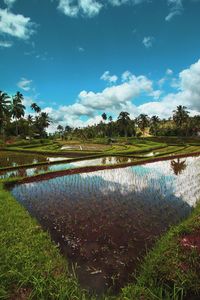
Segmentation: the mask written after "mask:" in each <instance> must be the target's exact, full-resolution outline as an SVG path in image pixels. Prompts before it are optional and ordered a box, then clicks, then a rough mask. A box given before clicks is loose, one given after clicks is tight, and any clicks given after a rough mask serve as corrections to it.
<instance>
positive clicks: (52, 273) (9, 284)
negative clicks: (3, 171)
mask: <svg viewBox="0 0 200 300" xmlns="http://www.w3.org/2000/svg"><path fill="white" fill-rule="evenodd" d="M0 241H1V245H0V258H1V259H0V299H41V300H42V299H45V300H46V299H70V300H76V299H77V300H78V299H88V295H87V293H86V292H85V291H83V290H81V289H80V288H79V285H78V283H77V280H76V278H75V277H74V276H72V275H70V273H69V271H68V267H67V262H66V260H65V259H64V258H62V257H61V255H60V254H59V251H58V249H57V247H56V245H54V244H53V243H52V241H51V240H50V236H49V235H48V234H47V233H45V232H44V231H42V229H41V228H40V226H39V225H38V223H37V222H36V221H35V220H33V219H32V218H31V217H30V215H29V214H28V212H26V211H25V209H24V208H23V207H22V206H21V205H20V204H19V203H17V202H16V201H15V199H13V197H12V196H11V195H10V193H9V192H7V191H5V190H3V187H2V184H1V183H0ZM90 299H91V298H90Z"/></svg>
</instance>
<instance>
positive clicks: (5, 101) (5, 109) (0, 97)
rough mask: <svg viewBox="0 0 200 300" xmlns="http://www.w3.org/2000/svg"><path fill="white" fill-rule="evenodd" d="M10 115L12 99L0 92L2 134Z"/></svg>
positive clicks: (0, 129)
mask: <svg viewBox="0 0 200 300" xmlns="http://www.w3.org/2000/svg"><path fill="white" fill-rule="evenodd" d="M9 113H10V97H9V96H8V95H7V94H6V93H4V92H2V91H0V133H1V134H3V133H4V122H5V119H6V117H7V116H8V114H9Z"/></svg>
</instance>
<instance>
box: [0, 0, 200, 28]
mask: <svg viewBox="0 0 200 300" xmlns="http://www.w3.org/2000/svg"><path fill="white" fill-rule="evenodd" d="M5 1H6V0H5ZM7 1H14V0H7ZM56 1H57V2H58V9H59V10H60V11H61V12H63V13H64V14H65V15H67V16H69V17H78V16H84V17H94V16H96V15H98V14H99V13H100V11H101V10H102V9H103V8H106V7H108V6H113V7H118V6H121V5H132V6H136V5H139V4H142V3H151V2H153V1H155V0H106V1H101V0H56ZM188 1H191V2H197V1H199V0H188ZM165 2H166V3H167V5H168V7H169V13H168V14H167V16H166V17H165V20H166V21H168V22H169V21H171V20H172V19H173V18H174V17H175V16H177V15H181V14H182V12H183V0H165ZM134 33H135V31H134Z"/></svg>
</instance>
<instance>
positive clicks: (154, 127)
mask: <svg viewBox="0 0 200 300" xmlns="http://www.w3.org/2000/svg"><path fill="white" fill-rule="evenodd" d="M159 123H160V119H159V117H158V116H152V117H151V119H150V126H151V127H150V132H151V133H152V134H153V135H157V132H158V127H159Z"/></svg>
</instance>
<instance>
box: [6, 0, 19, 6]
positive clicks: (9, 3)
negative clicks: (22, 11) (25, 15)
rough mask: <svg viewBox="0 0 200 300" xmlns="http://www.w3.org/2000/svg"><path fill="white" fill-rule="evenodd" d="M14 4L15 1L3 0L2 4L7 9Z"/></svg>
mask: <svg viewBox="0 0 200 300" xmlns="http://www.w3.org/2000/svg"><path fill="white" fill-rule="evenodd" d="M15 2H16V0H4V3H5V4H6V5H7V6H8V7H12V6H13V4H14V3H15Z"/></svg>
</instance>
